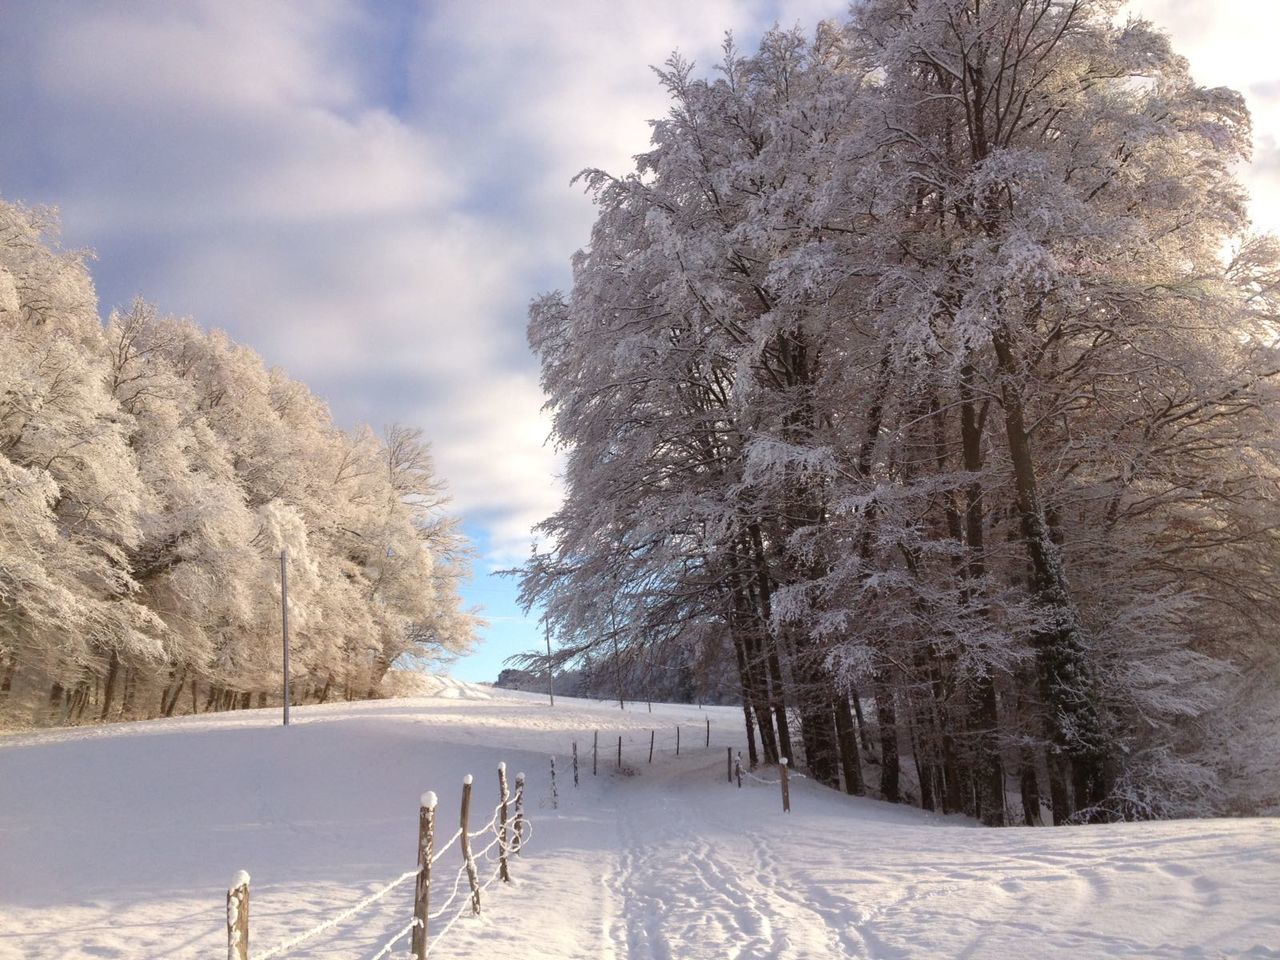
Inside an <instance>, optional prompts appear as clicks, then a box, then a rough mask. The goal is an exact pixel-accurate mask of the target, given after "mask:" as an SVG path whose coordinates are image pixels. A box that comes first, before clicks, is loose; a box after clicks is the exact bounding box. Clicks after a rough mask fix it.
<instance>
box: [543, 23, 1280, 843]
mask: <svg viewBox="0 0 1280 960" xmlns="http://www.w3.org/2000/svg"><path fill="white" fill-rule="evenodd" d="M1116 12H1117V4H1115V3H1111V2H1106V0H981V2H979V0H868V2H866V3H863V4H859V5H857V7H856V9H855V10H853V11H852V13H851V14H850V16H849V18H848V19H847V20H846V21H844V22H841V23H835V22H828V23H823V24H821V25H820V26H819V27H818V28H817V30H816V31H815V32H814V33H813V34H812V35H806V34H804V33H802V32H800V31H796V30H781V29H774V30H772V31H771V32H769V33H768V34H767V35H766V36H765V37H764V38H763V40H762V41H761V43H760V45H759V47H758V49H757V50H755V51H754V52H752V53H750V54H744V53H742V52H740V51H739V50H737V49H736V48H735V46H734V44H733V43H732V41H731V40H727V41H726V44H725V49H724V57H723V61H722V62H721V63H720V65H719V67H718V73H717V76H715V77H714V78H712V79H705V78H699V77H698V76H696V75H695V72H694V69H693V66H692V65H691V64H690V63H688V62H686V61H685V60H683V59H681V58H680V57H678V56H675V57H672V58H671V59H670V60H669V61H668V62H667V63H666V65H665V67H664V68H663V69H662V70H660V71H659V72H658V73H659V78H660V81H661V83H662V84H663V86H664V87H665V89H666V91H667V93H668V94H669V95H670V100H671V110H670V113H669V114H668V115H667V116H666V117H664V118H662V119H661V120H658V121H656V122H654V123H653V136H652V149H650V150H649V151H648V152H646V153H644V154H642V155H640V156H639V157H637V158H636V169H635V170H634V171H633V172H631V173H629V174H627V175H625V176H612V175H609V174H607V173H605V172H603V171H599V170H587V171H585V172H584V173H583V174H581V175H580V176H581V182H582V183H583V184H584V185H585V187H586V189H587V190H588V191H589V192H590V193H591V195H592V196H593V198H594V200H595V202H596V204H597V207H598V216H597V220H596V223H595V226H594V228H593V230H592V233H591V240H590V244H589V246H588V247H586V248H585V249H583V250H582V251H580V252H579V253H577V254H576V256H575V257H574V259H573V284H572V288H571V290H569V291H568V292H567V293H560V292H556V293H551V294H548V295H544V296H542V297H540V298H538V299H537V300H536V301H535V302H534V304H533V305H532V307H531V310H530V321H529V339H530V343H531V345H532V348H533V350H534V351H535V353H536V354H537V356H538V358H539V359H540V362H541V365H542V382H543V386H544V389H545V390H546V393H547V395H548V397H549V409H550V411H551V412H552V414H553V417H554V421H553V422H554V426H553V436H554V439H555V440H556V442H557V443H558V444H559V445H560V446H561V447H562V448H563V450H564V451H565V455H566V471H565V482H566V487H567V498H566V500H565V502H564V505H563V507H562V508H561V509H560V510H559V511H558V512H556V513H555V514H554V515H553V516H551V517H550V518H548V519H547V520H546V521H545V522H544V523H543V524H542V525H541V532H542V533H543V534H544V536H545V543H547V544H548V546H546V547H545V548H543V549H541V550H540V551H536V552H535V553H534V555H533V556H532V558H531V559H530V561H529V562H528V564H527V565H526V566H525V567H524V568H523V571H522V599H523V601H524V603H525V604H526V605H527V607H528V608H530V609H532V608H533V607H535V606H542V607H544V608H545V617H546V619H547V622H548V625H549V627H550V628H551V629H552V630H553V631H554V635H555V638H556V641H557V651H556V653H555V654H554V656H553V657H552V660H553V661H554V662H555V663H557V664H568V663H571V662H576V661H580V660H581V659H583V658H587V657H591V658H601V657H603V658H613V659H615V660H617V661H618V662H619V663H620V664H621V663H625V664H626V665H628V666H627V669H639V670H641V671H643V670H644V669H648V668H649V665H654V664H671V663H685V664H690V665H697V664H706V665H708V668H711V666H712V665H722V666H727V668H728V669H730V670H731V671H733V672H734V673H735V674H736V677H737V682H738V686H739V688H740V691H741V698H742V703H743V711H744V724H745V728H746V734H747V738H748V742H749V744H750V752H751V759H752V762H756V760H757V759H759V760H763V761H766V762H773V761H775V760H776V759H777V758H778V757H779V756H787V757H792V756H795V757H802V758H803V762H804V763H805V764H806V765H807V768H808V769H809V770H810V771H811V773H812V775H813V776H814V777H816V778H817V779H818V780H820V781H822V782H824V783H827V784H830V785H833V786H838V785H841V784H843V786H844V788H845V789H846V790H848V791H849V792H850V793H863V792H871V793H873V794H875V795H877V796H880V797H882V798H884V799H887V800H891V801H898V800H910V801H913V802H916V803H918V804H919V805H920V806H922V807H924V808H926V809H937V810H942V811H947V812H953V811H962V812H966V813H969V814H971V815H974V816H977V817H980V818H981V819H982V820H983V821H984V822H986V823H989V824H1001V823H1007V822H1012V821H1019V822H1025V823H1028V824H1034V823H1040V822H1042V818H1048V819H1051V820H1052V822H1054V823H1065V822H1080V821H1094V820H1103V819H1115V818H1138V817H1155V816H1169V815H1179V814H1188V813H1208V812H1222V811H1231V810H1242V809H1261V808H1264V807H1266V806H1267V805H1268V804H1271V805H1274V804H1276V803H1277V802H1280V771H1278V769H1277V766H1276V763H1275V761H1274V760H1272V759H1270V757H1274V755H1275V750H1274V747H1275V746H1276V743H1277V733H1278V732H1280V698H1278V697H1277V693H1276V690H1277V683H1276V681H1277V679H1280V657H1278V656H1277V644H1276V640H1275V638H1276V636H1277V626H1278V624H1277V619H1278V617H1277V615H1278V614H1280V594H1278V593H1277V590H1278V584H1280V577H1277V574H1278V573H1280V571H1278V570H1277V560H1278V559H1280V539H1278V535H1277V531H1278V530H1280V508H1278V501H1277V492H1278V491H1277V480H1278V479H1280V469H1278V468H1280V456H1278V454H1280V451H1278V450H1277V443H1276V441H1277V430H1276V426H1277V411H1278V409H1280V408H1278V407H1277V403H1276V400H1277V397H1276V384H1277V374H1278V373H1280V354H1278V353H1277V343H1278V342H1280V338H1278V336H1277V334H1278V332H1280V331H1278V328H1277V323H1276V321H1277V305H1278V304H1277V278H1278V277H1280V273H1278V271H1277V263H1278V258H1280V245H1278V244H1277V242H1276V241H1275V239H1273V238H1272V237H1270V236H1265V235H1258V234H1256V233H1254V232H1253V231H1252V229H1251V227H1250V224H1249V220H1248V215H1247V196H1246V194H1245V191H1244V190H1243V188H1242V187H1241V185H1240V183H1239V182H1238V180H1237V179H1236V176H1235V170H1236V169H1237V168H1238V166H1239V165H1240V164H1241V163H1242V162H1244V161H1246V160H1247V158H1248V157H1249V155H1250V150H1251V144H1250V122H1249V114H1248V111H1247V109H1246V107H1245V104H1244V101H1243V98H1242V97H1241V96H1240V95H1239V94H1237V93H1235V92H1233V91H1230V90H1224V89H1206V88H1203V87H1200V86H1198V85H1197V84H1196V83H1195V81H1194V80H1193V78H1192V76H1191V75H1190V73H1189V67H1188V64H1187V63H1186V61H1185V60H1184V59H1183V58H1181V57H1180V56H1178V55H1177V54H1176V53H1175V52H1174V51H1173V50H1172V49H1171V46H1170V44H1169V41H1168V39H1167V37H1166V36H1165V35H1164V34H1162V33H1161V32H1160V31H1158V30H1156V29H1154V28H1153V27H1152V26H1151V25H1150V24H1149V23H1147V22H1144V21H1142V20H1134V19H1130V20H1128V21H1120V20H1118V19H1117V18H1116ZM538 660H539V658H536V657H534V656H532V655H530V656H529V657H527V658H526V661H527V662H528V663H529V664H534V663H536V662H538ZM619 669H622V668H621V667H619Z"/></svg>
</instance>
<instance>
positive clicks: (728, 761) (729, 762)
mask: <svg viewBox="0 0 1280 960" xmlns="http://www.w3.org/2000/svg"><path fill="white" fill-rule="evenodd" d="M724 775H725V777H726V778H727V779H728V781H729V783H730V784H732V783H733V747H725V748H724Z"/></svg>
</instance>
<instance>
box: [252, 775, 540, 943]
mask: <svg viewBox="0 0 1280 960" xmlns="http://www.w3.org/2000/svg"><path fill="white" fill-rule="evenodd" d="M524 787H525V780H524V774H523V773H518V774H516V783H515V792H514V793H511V792H509V791H508V789H507V765H506V764H505V763H500V764H498V789H499V797H500V799H499V801H498V804H497V805H496V806H495V807H494V810H493V815H492V816H491V817H489V819H488V820H487V821H486V822H485V823H484V825H483V826H481V827H480V828H479V829H477V830H471V829H470V815H471V793H472V788H473V781H472V776H471V774H467V775H466V776H465V777H464V778H463V780H462V803H461V806H460V812H459V823H458V829H457V830H455V831H454V832H453V834H452V836H450V837H449V839H448V840H447V841H446V842H445V843H444V844H443V845H442V846H440V847H439V848H436V844H435V830H436V811H437V807H438V799H437V797H436V795H435V793H434V792H427V793H424V794H423V795H422V797H421V800H420V803H419V811H418V866H417V868H416V869H413V870H407V871H405V872H404V873H402V874H400V876H398V877H396V878H395V879H393V880H391V881H390V882H388V883H386V884H384V885H383V886H382V887H380V888H378V889H377V890H376V891H374V892H373V893H371V894H369V895H368V896H367V897H364V898H363V899H361V900H359V901H358V902H356V903H355V904H353V905H352V906H350V907H348V908H347V909H345V910H342V911H340V912H339V913H335V914H334V915H333V916H331V917H328V918H327V919H325V920H323V921H321V922H320V923H318V924H316V925H315V926H313V927H310V928H309V929H307V930H303V931H301V932H299V933H297V934H295V935H294V936H292V937H290V938H289V939H288V940H285V941H283V942H281V943H278V944H276V945H275V946H273V947H271V948H270V949H268V950H265V951H263V952H260V953H257V952H255V953H254V954H253V960H275V958H276V957H283V956H285V955H287V954H288V953H290V952H291V951H293V950H294V949H295V948H297V947H299V946H301V945H302V944H304V943H306V942H308V941H310V940H313V939H315V938H316V937H318V936H320V935H321V934H323V933H326V932H328V931H330V930H333V929H334V928H335V927H338V926H341V925H342V924H344V923H346V922H347V921H349V920H351V919H353V918H355V917H356V916H358V915H360V914H361V913H364V912H365V911H366V910H368V909H369V908H370V907H372V906H373V905H374V904H376V903H378V902H379V901H380V900H382V899H384V898H385V897H386V896H387V895H388V894H390V893H391V892H392V891H394V890H396V889H398V888H399V887H401V886H402V885H404V884H406V883H408V882H409V881H410V880H416V881H417V883H416V885H415V888H414V898H413V900H414V903H413V919H412V920H410V921H409V922H408V923H407V924H405V926H403V927H402V928H400V929H399V930H397V931H396V932H395V934H393V935H392V937H391V939H390V940H388V941H387V942H386V943H384V944H383V945H382V947H380V948H379V950H378V952H377V953H375V954H374V955H373V957H372V958H371V960H385V958H387V957H390V956H391V955H392V951H394V950H395V949H396V947H397V945H398V944H400V943H401V942H402V941H404V939H405V938H406V937H412V938H413V939H412V944H411V948H410V949H411V955H412V957H413V958H414V960H426V958H427V957H428V956H430V955H431V951H432V950H433V949H434V948H435V947H436V946H438V945H439V943H440V941H441V939H442V938H443V937H444V936H445V935H446V934H447V933H448V932H449V931H450V930H451V929H453V926H454V924H456V923H457V922H458V920H459V919H460V918H462V917H463V916H466V915H471V916H479V914H480V909H481V896H482V894H483V893H484V892H485V891H487V890H488V889H489V888H490V887H491V886H492V885H493V884H494V883H495V882H497V881H498V880H501V881H502V882H504V883H509V882H511V869H510V856H509V855H513V856H516V857H518V856H520V852H521V850H522V849H523V848H524V847H525V845H526V844H527V843H528V842H529V838H530V836H531V835H532V831H531V829H530V827H531V825H530V821H529V820H528V818H527V817H525V814H524ZM511 813H514V817H510V816H509V815H510V814H511ZM490 833H492V834H493V839H492V840H490V841H488V843H486V844H485V845H484V846H483V847H481V848H480V849H479V850H474V851H473V850H472V848H471V841H472V840H476V839H479V838H481V837H484V836H487V835H489V834H490ZM455 846H456V847H457V848H458V850H459V851H460V853H461V857H462V863H461V864H460V865H459V867H458V870H457V872H456V874H455V875H454V878H453V885H452V888H451V890H450V893H449V896H448V897H447V898H446V899H445V901H444V903H443V904H442V905H440V906H439V907H437V908H436V909H435V910H431V893H432V876H431V874H432V868H433V867H434V866H435V865H436V863H438V862H439V861H440V859H441V858H442V857H443V856H444V855H445V854H446V853H448V852H449V851H450V850H451V849H453V848H454V847H455ZM495 850H496V851H497V852H496V854H495ZM477 861H481V862H483V863H485V864H486V865H488V864H490V863H494V864H496V869H495V870H494V871H493V873H492V875H491V876H487V878H486V879H485V881H484V882H483V883H481V881H480V871H479V867H478V866H477ZM463 877H466V878H467V888H466V889H467V891H468V896H467V897H466V901H465V902H464V903H463V904H462V905H461V906H458V907H455V906H454V903H455V901H456V900H457V899H458V896H459V893H460V892H461V891H462V889H463V887H462V880H463ZM446 916H447V917H448V919H447V920H446V921H445V924H444V926H443V927H442V928H441V929H440V931H439V932H438V933H436V934H435V936H434V937H431V936H429V931H430V929H431V925H432V923H434V922H435V921H438V920H441V919H443V918H445V917H446ZM249 957H250V954H249V874H248V873H246V872H245V871H243V870H241V871H240V872H238V873H237V874H236V875H235V877H234V878H232V881H231V886H230V887H229V888H228V890H227V960H249Z"/></svg>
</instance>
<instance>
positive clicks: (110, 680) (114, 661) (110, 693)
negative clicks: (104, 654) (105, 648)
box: [98, 651, 120, 720]
mask: <svg viewBox="0 0 1280 960" xmlns="http://www.w3.org/2000/svg"><path fill="white" fill-rule="evenodd" d="M119 673H120V658H119V657H117V656H116V655H115V652H114V651H113V652H112V654H111V660H110V662H109V663H108V664H107V680H106V683H105V684H104V685H103V691H102V712H101V713H100V714H99V715H98V719H99V720H105V719H107V716H108V715H109V714H110V713H111V701H112V700H113V699H114V698H115V692H116V677H117V676H118V675H119Z"/></svg>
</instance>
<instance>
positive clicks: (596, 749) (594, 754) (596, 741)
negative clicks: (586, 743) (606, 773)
mask: <svg viewBox="0 0 1280 960" xmlns="http://www.w3.org/2000/svg"><path fill="white" fill-rule="evenodd" d="M599 756H600V731H599V730H597V731H596V733H595V736H594V737H593V738H592V740H591V775H592V776H593V777H594V776H595V775H596V760H597V759H598V758H599Z"/></svg>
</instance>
